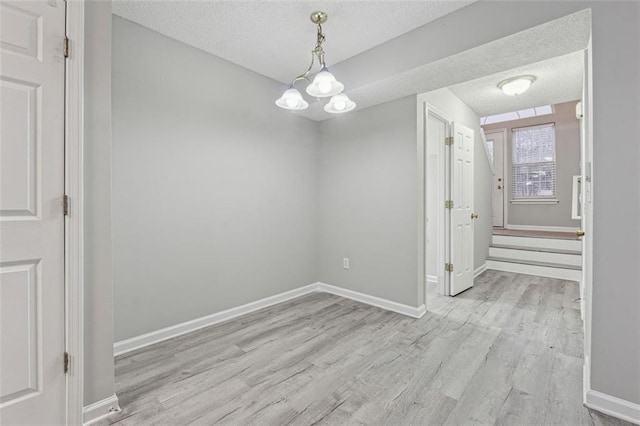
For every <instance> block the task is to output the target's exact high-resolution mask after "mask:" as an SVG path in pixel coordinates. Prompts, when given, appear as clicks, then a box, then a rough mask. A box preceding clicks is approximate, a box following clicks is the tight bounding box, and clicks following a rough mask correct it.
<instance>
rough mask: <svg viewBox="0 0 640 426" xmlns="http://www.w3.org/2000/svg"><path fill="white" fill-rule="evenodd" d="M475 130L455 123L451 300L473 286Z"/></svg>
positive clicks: (452, 177)
mask: <svg viewBox="0 0 640 426" xmlns="http://www.w3.org/2000/svg"><path fill="white" fill-rule="evenodd" d="M473 143H474V134H473V130H471V129H469V128H468V127H464V126H462V125H460V124H458V123H453V146H452V148H451V200H452V201H453V209H452V210H451V262H450V265H451V268H452V271H451V275H450V276H451V280H450V293H451V296H455V295H456V294H458V293H460V292H462V291H465V290H466V289H468V288H470V287H472V286H473V219H474V216H475V213H474V211H473Z"/></svg>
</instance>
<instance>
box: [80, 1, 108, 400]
mask: <svg viewBox="0 0 640 426" xmlns="http://www.w3.org/2000/svg"><path fill="white" fill-rule="evenodd" d="M110 46H111V2H110V1H87V2H86V3H85V52H84V55H85V56H84V60H85V72H84V90H85V93H84V96H85V100H84V120H85V122H84V178H85V181H84V250H85V251H84V256H85V257H84V280H85V282H84V286H85V287H84V295H85V299H84V316H85V319H84V339H85V340H84V374H85V376H84V405H85V406H86V405H89V404H91V403H94V402H96V401H100V400H102V399H105V398H108V397H110V396H112V395H113V385H114V375H113V372H114V369H113V272H112V262H111V260H112V257H111V48H110Z"/></svg>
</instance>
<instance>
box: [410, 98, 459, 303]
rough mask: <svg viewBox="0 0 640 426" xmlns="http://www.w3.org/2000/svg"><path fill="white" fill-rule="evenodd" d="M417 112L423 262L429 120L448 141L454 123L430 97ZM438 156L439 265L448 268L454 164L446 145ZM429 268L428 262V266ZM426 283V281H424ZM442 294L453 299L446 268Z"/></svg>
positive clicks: (422, 252)
mask: <svg viewBox="0 0 640 426" xmlns="http://www.w3.org/2000/svg"><path fill="white" fill-rule="evenodd" d="M417 110H418V121H417V124H418V132H417V134H418V158H419V160H421V161H420V162H419V166H420V167H421V169H420V174H419V176H418V187H419V188H418V196H419V200H421V203H419V208H418V211H419V214H418V217H419V221H420V223H419V226H418V235H419V236H420V238H422V239H421V240H420V241H419V244H418V257H419V259H422V260H423V262H424V261H425V260H426V226H424V225H425V224H426V214H427V202H428V200H427V199H426V198H427V197H426V189H427V181H426V176H427V174H426V154H427V149H428V146H427V143H428V141H427V132H426V125H427V118H428V116H429V115H431V116H432V117H434V118H436V119H438V120H440V121H441V122H442V123H444V125H445V134H446V136H447V137H449V136H451V122H452V120H451V119H450V118H449V117H448V116H447V115H446V114H444V113H443V112H442V111H440V110H439V109H438V108H436V107H434V106H433V105H431V104H430V103H429V102H428V96H427V93H422V94H420V95H418V97H417ZM438 146H439V150H438V156H439V166H440V167H441V170H440V171H439V173H438V182H437V187H438V196H437V200H436V203H437V204H438V205H439V206H441V207H440V208H439V209H438V218H437V220H438V224H439V226H438V227H437V228H438V235H437V243H436V246H437V249H436V251H437V261H436V263H437V264H438V265H444V263H445V257H446V253H448V252H449V241H448V239H449V235H448V233H447V232H445V231H446V230H447V229H449V226H450V225H449V220H450V215H449V214H448V213H449V212H448V210H446V209H445V208H444V200H445V199H446V198H448V194H447V189H448V188H449V187H450V183H449V171H448V165H449V161H450V158H449V156H450V150H448V149H445V144H444V143H441V144H439V145H438ZM425 264H426V262H425ZM423 274H424V275H423V276H424V277H426V266H425V267H424V271H423ZM421 279H424V278H421ZM426 285H427V282H426V281H425V282H424V288H425V290H426ZM437 292H438V294H443V295H449V294H450V290H449V275H448V274H445V273H444V268H440V269H439V270H438V290H437ZM424 303H425V305H426V303H427V292H426V291H425V292H424Z"/></svg>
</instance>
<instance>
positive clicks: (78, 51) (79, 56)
mask: <svg viewBox="0 0 640 426" xmlns="http://www.w3.org/2000/svg"><path fill="white" fill-rule="evenodd" d="M65 4H66V8H67V9H66V21H67V22H66V35H67V37H69V40H70V43H69V44H70V46H69V58H67V59H66V61H65V171H64V174H65V193H66V194H67V195H68V196H69V197H70V198H71V200H70V206H69V207H70V210H69V215H68V216H66V217H65V243H64V244H65V350H66V351H67V352H68V353H69V358H70V368H69V373H68V374H67V378H66V390H65V392H66V395H65V397H66V424H69V425H78V424H82V422H83V407H82V405H83V393H84V290H83V288H84V267H83V265H84V235H83V226H84V225H83V179H84V178H83V173H84V172H83V170H84V159H83V156H84V153H83V145H84V37H85V33H84V27H85V25H84V12H85V10H84V9H85V8H84V2H83V1H68V2H65Z"/></svg>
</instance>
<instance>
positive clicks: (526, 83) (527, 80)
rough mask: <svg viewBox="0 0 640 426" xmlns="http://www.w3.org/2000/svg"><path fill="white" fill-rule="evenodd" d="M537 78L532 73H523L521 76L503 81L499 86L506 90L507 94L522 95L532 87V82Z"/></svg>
mask: <svg viewBox="0 0 640 426" xmlns="http://www.w3.org/2000/svg"><path fill="white" fill-rule="evenodd" d="M535 79H536V78H535V77H534V76H532V75H523V76H521V77H515V78H510V79H508V80H504V81H501V82H500V84H498V87H499V88H500V90H502V91H503V92H504V94H505V95H509V96H516V95H521V94H523V93H524V92H526V91H527V90H529V87H531V84H532V83H533V82H534V81H535Z"/></svg>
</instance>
